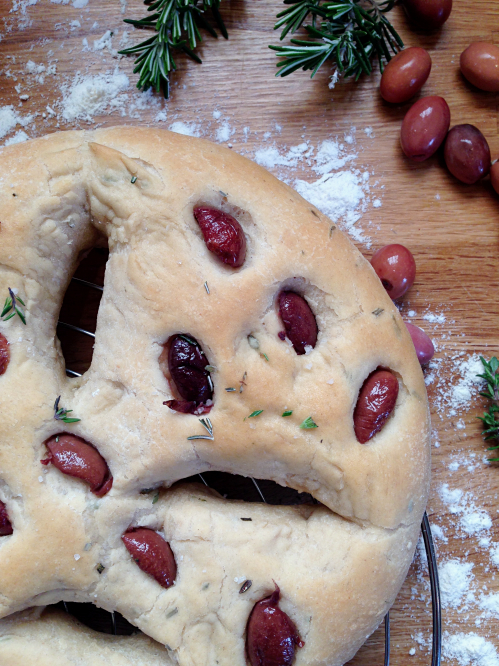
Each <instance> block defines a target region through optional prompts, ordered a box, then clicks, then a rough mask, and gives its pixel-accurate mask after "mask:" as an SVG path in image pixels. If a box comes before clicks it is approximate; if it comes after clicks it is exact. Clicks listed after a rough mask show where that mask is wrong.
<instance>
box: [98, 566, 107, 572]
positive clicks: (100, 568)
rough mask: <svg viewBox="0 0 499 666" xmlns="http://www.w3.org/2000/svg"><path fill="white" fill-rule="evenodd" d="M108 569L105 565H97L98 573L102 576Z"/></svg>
mask: <svg viewBox="0 0 499 666" xmlns="http://www.w3.org/2000/svg"><path fill="white" fill-rule="evenodd" d="M105 568H106V567H105V566H104V565H103V564H98V565H97V573H99V574H101V573H102V572H103V571H104V569H105Z"/></svg>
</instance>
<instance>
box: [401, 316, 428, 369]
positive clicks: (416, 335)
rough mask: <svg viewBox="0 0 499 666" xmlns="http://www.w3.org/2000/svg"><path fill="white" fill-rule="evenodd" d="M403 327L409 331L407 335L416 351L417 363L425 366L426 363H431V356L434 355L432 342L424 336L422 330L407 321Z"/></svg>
mask: <svg viewBox="0 0 499 666" xmlns="http://www.w3.org/2000/svg"><path fill="white" fill-rule="evenodd" d="M405 325H406V327H407V330H408V331H409V335H410V336H411V339H412V344H413V345H414V349H415V350H416V356H417V357H418V361H419V362H420V363H421V365H426V363H429V362H430V361H431V359H432V358H433V354H434V353H435V347H434V346H433V342H432V341H431V339H430V338H429V337H428V336H427V335H426V333H425V332H424V331H423V329H422V328H419V326H415V325H414V324H411V323H410V322H408V321H406V322H405Z"/></svg>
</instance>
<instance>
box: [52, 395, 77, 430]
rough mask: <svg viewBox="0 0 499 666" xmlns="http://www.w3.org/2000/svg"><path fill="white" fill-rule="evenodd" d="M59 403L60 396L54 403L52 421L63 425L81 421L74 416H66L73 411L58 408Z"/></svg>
mask: <svg viewBox="0 0 499 666" xmlns="http://www.w3.org/2000/svg"><path fill="white" fill-rule="evenodd" d="M60 402H61V396H58V397H57V398H56V401H55V402H54V419H55V420H56V421H62V422H63V423H78V421H81V419H78V418H76V417H74V416H68V414H70V413H71V412H72V411H73V410H72V409H64V408H63V407H59V403H60Z"/></svg>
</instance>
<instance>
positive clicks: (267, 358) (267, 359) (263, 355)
mask: <svg viewBox="0 0 499 666" xmlns="http://www.w3.org/2000/svg"><path fill="white" fill-rule="evenodd" d="M260 356H261V357H262V358H264V359H265V360H266V361H267V363H268V361H269V357H268V356H267V354H264V353H263V352H260Z"/></svg>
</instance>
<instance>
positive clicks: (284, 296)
mask: <svg viewBox="0 0 499 666" xmlns="http://www.w3.org/2000/svg"><path fill="white" fill-rule="evenodd" d="M279 315H280V317H281V319H282V322H283V324H284V328H285V329H286V335H287V336H288V338H289V339H290V340H291V344H292V345H293V347H294V350H295V352H296V353H297V354H304V353H305V347H315V345H316V343H317V322H316V321H315V317H314V313H313V312H312V310H311V309H310V305H309V304H308V303H307V301H306V300H305V299H304V298H303V297H302V296H299V295H298V294H296V293H295V292H294V291H281V293H280V294H279ZM279 337H281V335H279ZM281 339H282V338H281Z"/></svg>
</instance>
